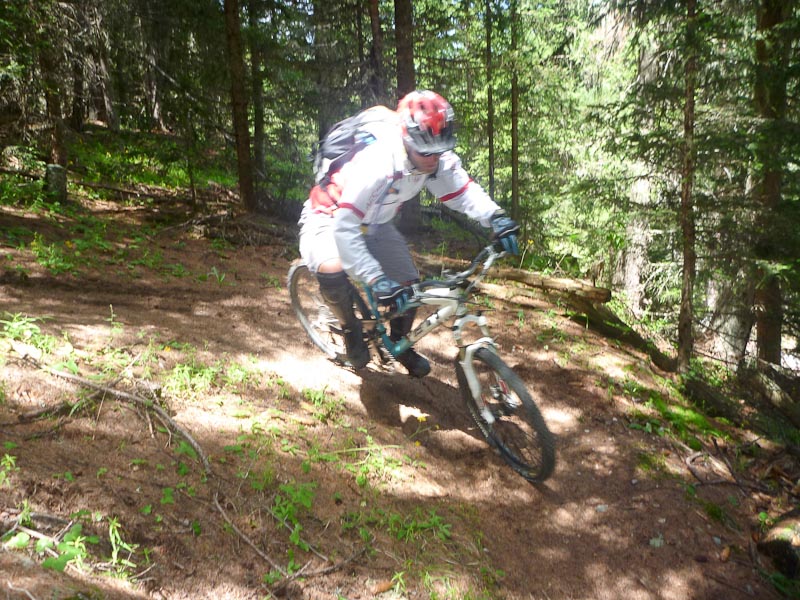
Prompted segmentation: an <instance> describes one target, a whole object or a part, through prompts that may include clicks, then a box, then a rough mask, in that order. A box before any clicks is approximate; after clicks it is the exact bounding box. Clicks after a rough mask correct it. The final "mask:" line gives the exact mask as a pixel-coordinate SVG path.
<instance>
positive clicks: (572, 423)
mask: <svg viewBox="0 0 800 600" xmlns="http://www.w3.org/2000/svg"><path fill="white" fill-rule="evenodd" d="M541 411H542V416H543V417H544V420H545V422H546V423H547V426H548V427H549V428H550V430H551V431H552V432H553V433H555V434H559V433H564V432H566V431H569V430H571V429H574V428H575V427H577V426H578V417H577V415H576V414H574V411H571V410H565V409H562V408H556V407H555V406H547V407H544V408H542V409H541Z"/></svg>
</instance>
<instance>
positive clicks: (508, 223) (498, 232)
mask: <svg viewBox="0 0 800 600" xmlns="http://www.w3.org/2000/svg"><path fill="white" fill-rule="evenodd" d="M491 224H492V231H493V232H494V238H495V239H496V240H497V241H498V242H500V245H501V246H502V248H503V250H505V251H506V252H508V253H509V254H519V243H518V242H517V234H518V233H519V225H517V222H516V221H514V220H513V219H512V218H510V217H508V216H506V213H505V211H502V210H498V211H497V212H496V213H494V215H493V216H492V221H491Z"/></svg>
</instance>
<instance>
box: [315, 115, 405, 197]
mask: <svg viewBox="0 0 800 600" xmlns="http://www.w3.org/2000/svg"><path fill="white" fill-rule="evenodd" d="M395 114H396V113H395V112H394V111H393V110H391V109H389V108H386V107H385V106H373V107H372V108H368V109H366V110H363V111H361V112H360V113H357V114H355V115H353V116H351V117H348V118H346V119H343V120H341V121H339V122H338V123H336V124H335V125H334V126H333V127H331V128H330V129H329V130H328V133H326V134H325V136H324V137H323V138H322V139H321V140H319V141H318V142H316V143H314V145H313V146H312V149H311V158H312V161H313V169H314V183H316V184H317V185H320V186H322V187H325V185H326V184H327V183H330V178H331V175H333V174H334V173H336V172H337V171H339V169H341V168H342V167H343V166H344V165H345V163H347V162H348V161H349V160H350V159H351V158H353V157H354V156H355V155H356V154H358V153H359V152H360V151H361V150H363V149H364V148H366V147H367V146H369V145H370V144H372V143H373V142H375V140H376V137H375V135H374V134H373V133H371V132H370V131H368V130H367V129H366V128H365V126H367V125H369V124H370V123H380V122H388V121H390V120H392V119H394V118H395Z"/></svg>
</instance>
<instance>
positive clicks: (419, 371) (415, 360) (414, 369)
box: [397, 349, 431, 377]
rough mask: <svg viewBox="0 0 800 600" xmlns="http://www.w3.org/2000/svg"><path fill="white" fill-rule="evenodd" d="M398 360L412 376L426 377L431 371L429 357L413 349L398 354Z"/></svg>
mask: <svg viewBox="0 0 800 600" xmlns="http://www.w3.org/2000/svg"><path fill="white" fill-rule="evenodd" d="M397 362H399V363H400V364H401V365H403V366H404V367H405V368H406V369H407V370H408V374H409V375H411V376H412V377H425V375H427V374H428V373H430V372H431V363H429V362H428V359H427V358H425V357H424V356H422V355H421V354H418V353H417V352H415V351H414V350H411V349H409V350H406V351H405V352H403V353H402V354H401V355H400V356H398V357H397Z"/></svg>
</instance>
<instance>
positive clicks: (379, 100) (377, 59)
mask: <svg viewBox="0 0 800 600" xmlns="http://www.w3.org/2000/svg"><path fill="white" fill-rule="evenodd" d="M369 23H370V27H371V29H372V43H371V44H370V46H369V78H368V85H367V95H368V97H369V100H370V102H369V104H383V103H385V102H386V84H385V83H384V78H383V31H382V29H381V19H380V12H379V10H378V0H369Z"/></svg>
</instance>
